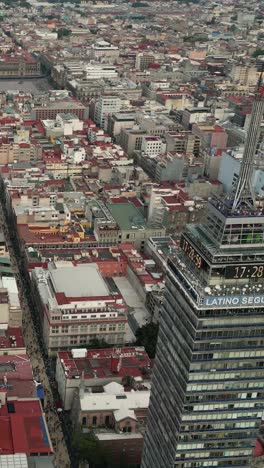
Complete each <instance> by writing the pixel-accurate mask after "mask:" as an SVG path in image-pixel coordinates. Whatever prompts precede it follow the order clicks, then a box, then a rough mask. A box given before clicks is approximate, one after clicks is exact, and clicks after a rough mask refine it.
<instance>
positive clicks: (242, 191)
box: [232, 63, 264, 211]
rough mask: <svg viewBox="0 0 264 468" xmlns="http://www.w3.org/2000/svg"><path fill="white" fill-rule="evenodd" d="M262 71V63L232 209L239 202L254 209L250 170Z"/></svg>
mask: <svg viewBox="0 0 264 468" xmlns="http://www.w3.org/2000/svg"><path fill="white" fill-rule="evenodd" d="M263 71H264V63H263V64H262V67H261V73H260V75H259V79H258V84H257V89H256V91H255V97H254V102H253V106H252V113H251V119H250V124H249V129H248V133H247V137H246V142H245V148H244V153H243V158H242V161H241V169H240V174H239V177H238V180H237V183H236V185H235V187H234V189H233V191H232V192H233V194H234V197H232V198H233V204H232V211H235V210H236V209H237V208H238V207H239V206H240V205H241V204H242V205H247V206H248V207H249V208H251V209H255V207H256V199H255V192H254V189H253V186H252V172H253V165H254V158H255V154H256V149H257V145H258V141H259V135H260V126H261V122H262V118H263V113H264V86H263Z"/></svg>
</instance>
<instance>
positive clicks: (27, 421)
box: [0, 399, 53, 455]
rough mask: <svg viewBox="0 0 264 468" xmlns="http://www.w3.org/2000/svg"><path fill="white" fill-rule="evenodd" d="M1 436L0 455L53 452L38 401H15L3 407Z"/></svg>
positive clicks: (0, 413)
mask: <svg viewBox="0 0 264 468" xmlns="http://www.w3.org/2000/svg"><path fill="white" fill-rule="evenodd" d="M0 434H1V446H0V455H8V454H14V453H26V454H28V455H30V454H31V453H40V454H47V455H48V454H49V453H52V451H53V450H52V448H51V443H50V439H49V435H48V431H47V427H46V422H45V420H44V417H43V414H42V410H41V405H40V401H39V400H38V399H32V400H19V401H17V400H13V401H8V402H7V404H5V405H3V406H1V408H0Z"/></svg>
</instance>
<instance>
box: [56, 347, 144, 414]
mask: <svg viewBox="0 0 264 468" xmlns="http://www.w3.org/2000/svg"><path fill="white" fill-rule="evenodd" d="M150 375H151V361H150V359H149V357H148V355H147V353H146V351H145V350H144V348H142V347H138V346H137V347H132V346H131V347H125V348H107V349H85V348H82V349H72V350H71V351H60V352H58V355H57V362H56V381H57V383H58V390H59V394H60V397H61V400H62V403H63V406H64V409H65V410H70V409H71V408H72V405H73V400H74V395H75V392H76V390H77V389H79V388H80V386H81V385H84V386H85V387H89V388H90V389H91V391H96V389H97V388H98V387H100V386H102V385H106V384H108V383H109V382H117V383H119V384H123V385H128V384H129V386H130V387H134V388H135V389H137V388H138V387H139V386H142V385H149V383H150Z"/></svg>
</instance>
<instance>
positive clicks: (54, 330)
mask: <svg viewBox="0 0 264 468" xmlns="http://www.w3.org/2000/svg"><path fill="white" fill-rule="evenodd" d="M51 333H59V326H58V325H55V326H54V327H51Z"/></svg>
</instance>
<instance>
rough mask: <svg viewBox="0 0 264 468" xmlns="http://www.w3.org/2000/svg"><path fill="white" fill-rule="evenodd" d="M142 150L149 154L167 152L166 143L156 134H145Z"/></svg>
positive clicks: (154, 154)
mask: <svg viewBox="0 0 264 468" xmlns="http://www.w3.org/2000/svg"><path fill="white" fill-rule="evenodd" d="M141 151H142V153H145V154H147V155H148V156H156V155H158V154H164V153H165V152H166V143H164V142H163V140H162V139H161V138H159V137H156V136H143V138H142V146H141Z"/></svg>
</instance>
